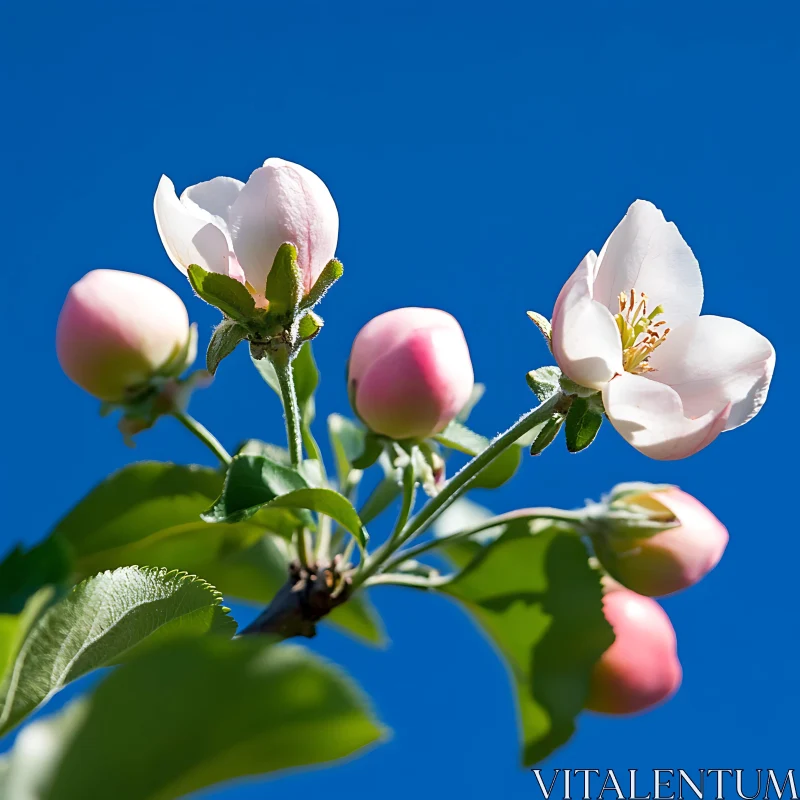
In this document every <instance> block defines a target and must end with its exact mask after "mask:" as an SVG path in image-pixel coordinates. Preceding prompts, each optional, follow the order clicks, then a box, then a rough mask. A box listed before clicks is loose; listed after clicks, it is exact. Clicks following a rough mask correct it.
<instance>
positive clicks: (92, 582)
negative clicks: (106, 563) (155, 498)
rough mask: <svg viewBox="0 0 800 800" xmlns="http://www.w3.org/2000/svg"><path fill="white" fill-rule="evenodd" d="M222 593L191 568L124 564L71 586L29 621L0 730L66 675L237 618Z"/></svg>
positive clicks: (229, 630)
mask: <svg viewBox="0 0 800 800" xmlns="http://www.w3.org/2000/svg"><path fill="white" fill-rule="evenodd" d="M220 600H221V595H220V593H219V592H217V591H216V590H215V589H214V588H213V587H212V586H211V585H209V584H208V583H206V582H205V581H204V580H202V579H200V578H197V577H195V576H193V575H191V576H190V575H186V574H185V573H179V572H167V570H165V569H157V568H153V567H147V568H139V567H123V568H121V569H118V570H115V571H114V572H104V573H102V574H100V575H96V576H95V577H94V578H89V579H88V580H86V581H84V582H83V583H81V584H79V585H78V586H76V587H75V588H74V589H73V590H72V591H71V592H70V593H69V594H68V595H66V596H65V597H64V598H63V599H62V600H60V601H59V602H58V603H56V604H55V605H54V606H52V607H51V608H49V609H48V610H47V611H46V612H45V613H44V614H43V615H42V616H41V618H40V619H39V620H38V621H37V622H36V624H35V625H34V626H33V627H32V628H31V630H30V632H29V633H28V635H27V637H26V638H25V641H24V642H23V644H22V647H21V648H20V650H19V652H18V654H17V657H16V659H15V661H14V665H13V667H12V668H11V670H10V671H9V673H8V675H7V678H6V680H5V682H4V685H3V687H1V688H0V734H2V733H4V732H6V731H8V730H10V729H11V728H12V727H14V726H15V725H16V724H17V723H18V722H19V721H20V720H21V719H22V718H23V717H25V716H27V715H28V714H29V713H30V712H31V711H33V710H34V709H35V708H36V707H37V706H38V705H39V704H41V703H42V702H44V701H46V700H47V699H48V698H49V697H50V696H52V695H53V694H55V692H57V691H59V690H60V689H61V688H63V687H64V686H65V685H66V684H67V683H69V682H70V681H73V680H75V679H77V678H79V677H81V675H85V674H86V673H87V672H90V671H91V670H93V669H98V668H100V667H104V666H108V665H110V664H114V663H116V662H118V661H120V660H121V659H122V658H123V657H125V656H130V655H131V653H132V652H133V651H134V650H141V649H142V648H143V647H150V646H152V645H153V643H154V642H156V641H158V642H161V641H163V640H165V639H168V638H171V637H174V636H187V635H198V634H201V633H208V632H214V633H224V634H227V635H228V636H232V635H233V634H234V633H235V631H236V623H235V622H234V621H233V620H232V619H231V618H230V617H228V616H227V609H225V608H223V607H222V606H221V605H220Z"/></svg>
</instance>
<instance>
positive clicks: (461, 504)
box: [433, 497, 505, 569]
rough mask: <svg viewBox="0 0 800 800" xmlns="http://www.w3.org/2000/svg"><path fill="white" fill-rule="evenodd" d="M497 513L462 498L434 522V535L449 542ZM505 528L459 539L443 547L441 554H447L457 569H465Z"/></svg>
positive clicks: (466, 498)
mask: <svg viewBox="0 0 800 800" xmlns="http://www.w3.org/2000/svg"><path fill="white" fill-rule="evenodd" d="M493 516H494V514H493V513H492V512H491V511H490V510H489V509H488V508H486V507H485V506H482V505H479V504H478V503H475V502H473V501H472V500H470V499H469V498H468V497H459V498H458V500H456V501H455V502H454V503H453V504H452V505H450V506H449V507H448V508H447V509H446V510H445V511H444V513H442V514H441V515H440V516H439V518H438V519H437V520H436V522H434V523H433V534H434V536H435V537H436V538H437V539H447V538H449V537H450V536H453V535H454V534H456V533H460V532H461V531H466V530H469V529H470V528H477V527H478V525H480V524H482V523H484V522H486V520H487V519H491V518H492V517H493ZM504 530H505V528H504V527H501V528H499V529H492V530H488V531H482V532H481V533H477V534H475V535H474V536H471V537H469V538H464V539H456V540H455V541H453V542H449V543H447V544H443V545H442V546H441V548H440V552H442V553H444V554H445V555H446V557H447V561H449V562H450V563H451V564H452V565H453V566H454V567H457V568H459V569H461V568H463V567H465V566H466V565H467V564H469V563H470V561H472V559H473V558H475V556H476V555H477V554H478V553H480V552H481V551H482V550H483V546H484V545H485V544H487V543H488V542H491V541H494V539H496V538H497V536H498V533H502V531H504Z"/></svg>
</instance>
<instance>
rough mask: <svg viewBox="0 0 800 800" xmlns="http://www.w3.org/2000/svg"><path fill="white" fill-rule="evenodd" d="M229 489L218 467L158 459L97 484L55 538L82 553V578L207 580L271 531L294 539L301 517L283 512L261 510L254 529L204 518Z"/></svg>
mask: <svg viewBox="0 0 800 800" xmlns="http://www.w3.org/2000/svg"><path fill="white" fill-rule="evenodd" d="M222 488H223V476H222V475H221V474H220V473H219V472H218V471H217V470H212V469H207V468H205V467H191V466H190V467H187V466H180V465H177V464H163V463H160V462H156V461H142V462H139V463H137V464H131V465H130V466H127V467H125V468H124V469H122V470H120V471H119V472H116V473H114V474H113V475H111V476H110V477H109V478H108V479H106V480H105V481H104V482H103V483H101V484H100V485H99V486H97V487H95V488H94V489H93V490H92V491H91V492H90V493H89V494H88V495H87V496H86V497H85V498H84V499H83V500H82V501H81V502H80V503H79V504H78V505H77V506H76V507H75V508H74V509H73V510H72V511H71V512H70V513H69V514H67V516H66V517H64V518H63V519H62V520H61V521H60V522H59V523H58V524H57V525H56V528H55V530H54V531H53V534H52V536H53V538H54V539H57V540H58V541H60V542H63V543H64V544H65V545H66V546H67V548H68V549H69V550H70V551H71V552H72V553H73V554H74V559H75V566H74V568H75V571H76V572H77V574H78V576H79V577H88V576H89V575H93V574H94V573H96V572H101V571H103V570H106V569H114V568H116V567H120V566H129V565H133V564H154V565H158V566H162V567H170V568H174V569H182V570H186V571H187V572H195V573H198V574H201V575H203V574H205V572H206V565H207V564H209V563H214V562H215V561H217V560H218V559H219V558H220V557H222V556H223V555H226V554H230V553H232V552H234V551H236V550H237V549H242V548H246V547H249V546H250V545H251V544H252V543H253V542H254V541H255V540H256V539H257V538H258V537H259V536H261V535H262V534H263V533H264V532H265V531H271V532H273V533H277V534H279V535H280V536H284V537H291V535H292V532H293V531H294V529H295V528H296V527H297V523H298V518H297V516H296V515H295V514H292V513H291V512H290V511H286V510H283V509H276V510H274V511H272V510H270V511H263V512H260V513H259V514H258V515H257V516H256V517H254V518H253V519H251V520H250V521H249V522H248V524H246V525H245V524H241V523H240V524H237V525H226V526H221V527H220V526H214V525H209V524H208V523H206V522H204V521H203V520H201V519H200V515H201V514H202V513H203V512H204V511H205V510H206V509H207V508H208V507H209V506H210V505H211V503H213V502H214V500H216V498H217V497H218V496H219V494H220V492H221V491H222ZM226 591H228V590H227V588H226Z"/></svg>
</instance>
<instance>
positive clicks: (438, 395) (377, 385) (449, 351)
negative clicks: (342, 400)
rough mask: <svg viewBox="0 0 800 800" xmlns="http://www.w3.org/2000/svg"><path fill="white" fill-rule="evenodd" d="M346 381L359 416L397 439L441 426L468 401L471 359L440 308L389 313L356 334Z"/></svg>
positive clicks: (459, 332) (458, 332)
mask: <svg viewBox="0 0 800 800" xmlns="http://www.w3.org/2000/svg"><path fill="white" fill-rule="evenodd" d="M348 383H349V389H350V393H351V397H352V399H353V403H354V406H355V410H356V411H357V412H358V414H359V416H360V417H361V418H362V420H363V421H364V422H365V423H366V424H367V425H368V426H369V427H370V428H371V429H372V430H374V431H376V432H377V433H382V434H384V435H385V436H391V437H393V438H395V439H405V438H424V437H427V436H430V435H431V434H433V433H437V432H439V431H441V430H443V429H444V428H445V427H446V426H447V425H448V423H449V422H450V421H451V420H452V419H453V418H454V417H455V416H456V414H458V412H459V411H460V410H461V409H462V408H463V407H464V405H465V404H466V402H467V400H469V397H470V394H471V392H472V387H473V384H474V375H473V370H472V362H471V360H470V356H469V349H468V347H467V343H466V340H465V339H464V334H463V331H462V330H461V327H460V325H459V324H458V322H457V321H456V320H455V319H454V318H453V317H452V316H451V315H450V314H447V313H446V312H444V311H439V310H438V309H424V308H403V309H396V310H395V311H390V312H387V313H386V314H382V315H380V316H379V317H376V318H375V319H374V320H372V321H370V322H369V323H367V325H366V326H365V327H364V328H363V329H362V330H361V332H359V334H358V336H357V337H356V341H355V342H354V344H353V350H352V353H351V357H350V362H349V365H348Z"/></svg>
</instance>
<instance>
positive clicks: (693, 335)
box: [649, 316, 775, 430]
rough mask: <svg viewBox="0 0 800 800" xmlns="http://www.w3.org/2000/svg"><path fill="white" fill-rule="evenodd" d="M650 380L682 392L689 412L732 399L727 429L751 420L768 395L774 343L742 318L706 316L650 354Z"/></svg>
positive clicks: (674, 333)
mask: <svg viewBox="0 0 800 800" xmlns="http://www.w3.org/2000/svg"><path fill="white" fill-rule="evenodd" d="M650 365H651V366H652V367H653V368H654V370H655V372H653V373H652V374H650V375H649V377H650V378H651V379H652V380H655V381H659V382H660V383H666V384H668V385H669V386H671V387H672V388H673V389H675V391H676V392H677V393H678V394H679V395H680V397H681V400H682V401H683V407H684V410H685V411H686V413H687V414H688V415H689V416H690V417H695V416H700V415H701V414H704V413H706V412H707V411H709V410H711V409H716V410H718V409H720V408H722V407H723V406H725V405H726V404H728V403H731V404H732V407H731V413H730V416H729V418H728V423H727V425H726V427H725V430H731V429H732V428H737V427H738V426H739V425H744V423H745V422H747V421H748V420H751V419H752V418H753V417H754V416H755V415H756V414H757V413H758V412H759V410H760V409H761V406H762V405H764V401H765V400H766V399H767V392H768V390H769V384H770V381H771V379H772V371H773V369H774V367H775V349H774V348H773V346H772V344H770V342H769V340H768V339H767V338H765V337H764V336H762V335H761V334H760V333H758V331H754V330H753V329H752V328H749V327H748V326H747V325H745V324H744V323H742V322H739V321H738V320H735V319H729V318H727V317H715V316H704V317H699V318H698V319H696V320H694V321H692V322H688V323H687V324H686V325H682V326H681V327H680V328H678V329H677V330H675V331H671V332H670V334H669V336H667V339H666V341H665V342H664V344H663V345H661V347H659V348H658V350H656V351H655V352H654V353H653V355H652V356H651V357H650Z"/></svg>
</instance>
